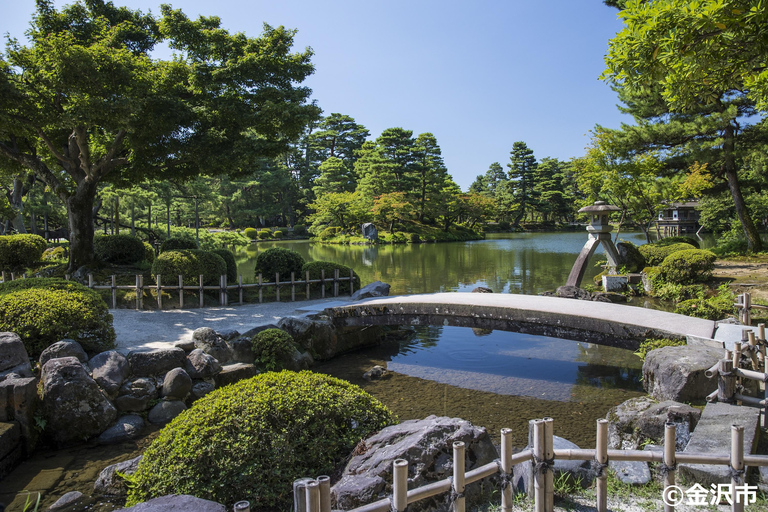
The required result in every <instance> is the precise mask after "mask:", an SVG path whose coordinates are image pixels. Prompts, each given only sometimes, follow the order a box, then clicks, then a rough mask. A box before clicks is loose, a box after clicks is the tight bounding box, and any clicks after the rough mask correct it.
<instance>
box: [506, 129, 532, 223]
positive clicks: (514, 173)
mask: <svg viewBox="0 0 768 512" xmlns="http://www.w3.org/2000/svg"><path fill="white" fill-rule="evenodd" d="M509 160H510V163H508V164H507V167H508V168H509V180H510V186H511V188H512V190H513V192H512V194H513V196H514V199H515V203H516V206H517V212H516V213H515V219H514V225H515V226H519V225H520V221H521V220H523V218H525V215H526V213H528V212H529V210H531V208H530V207H531V205H533V204H535V201H536V197H535V195H534V194H535V191H534V183H535V177H536V174H535V173H536V166H537V165H538V164H537V163H536V157H534V156H533V150H532V149H530V148H529V147H528V146H527V145H526V143H525V142H522V141H519V142H515V143H514V144H512V151H511V152H510V158H509Z"/></svg>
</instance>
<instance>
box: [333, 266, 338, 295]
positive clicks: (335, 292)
mask: <svg viewBox="0 0 768 512" xmlns="http://www.w3.org/2000/svg"><path fill="white" fill-rule="evenodd" d="M333 296H334V297H338V296H339V269H337V268H335V269H333Z"/></svg>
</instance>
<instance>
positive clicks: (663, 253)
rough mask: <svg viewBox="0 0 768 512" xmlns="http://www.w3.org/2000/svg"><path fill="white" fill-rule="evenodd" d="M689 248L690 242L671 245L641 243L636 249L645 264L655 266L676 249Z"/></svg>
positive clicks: (685, 249)
mask: <svg viewBox="0 0 768 512" xmlns="http://www.w3.org/2000/svg"><path fill="white" fill-rule="evenodd" d="M690 248H691V246H690V244H672V245H662V246H659V245H656V244H645V245H641V246H640V247H638V248H637V249H638V250H639V251H640V254H642V255H643V257H644V258H645V264H646V265H647V266H649V267H655V266H657V265H661V262H662V261H664V258H666V257H667V256H669V255H670V254H672V253H673V252H677V251H687V250H689V249H690Z"/></svg>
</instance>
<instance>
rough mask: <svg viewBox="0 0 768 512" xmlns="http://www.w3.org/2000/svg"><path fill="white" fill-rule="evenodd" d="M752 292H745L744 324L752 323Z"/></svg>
mask: <svg viewBox="0 0 768 512" xmlns="http://www.w3.org/2000/svg"><path fill="white" fill-rule="evenodd" d="M751 308H752V294H750V293H749V292H744V325H751V324H752V309H751Z"/></svg>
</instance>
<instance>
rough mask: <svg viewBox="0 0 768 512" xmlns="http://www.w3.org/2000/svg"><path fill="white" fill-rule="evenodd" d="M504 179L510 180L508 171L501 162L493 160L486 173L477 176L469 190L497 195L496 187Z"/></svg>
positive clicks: (491, 195)
mask: <svg viewBox="0 0 768 512" xmlns="http://www.w3.org/2000/svg"><path fill="white" fill-rule="evenodd" d="M504 181H508V179H507V173H506V172H504V168H503V167H502V166H501V164H500V163H499V162H493V163H492V164H491V166H490V167H489V168H488V170H487V171H486V172H485V174H481V175H479V176H477V177H476V178H475V181H474V182H473V183H472V185H470V186H469V192H471V193H475V194H484V195H487V196H489V197H496V189H497V188H498V186H499V184H500V183H501V182H504Z"/></svg>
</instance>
